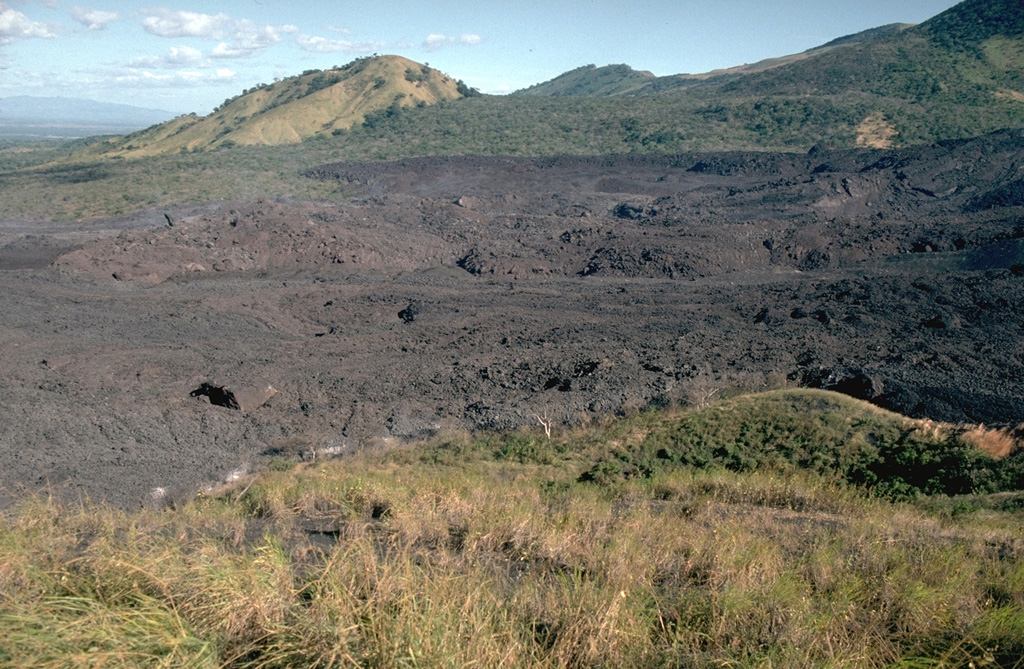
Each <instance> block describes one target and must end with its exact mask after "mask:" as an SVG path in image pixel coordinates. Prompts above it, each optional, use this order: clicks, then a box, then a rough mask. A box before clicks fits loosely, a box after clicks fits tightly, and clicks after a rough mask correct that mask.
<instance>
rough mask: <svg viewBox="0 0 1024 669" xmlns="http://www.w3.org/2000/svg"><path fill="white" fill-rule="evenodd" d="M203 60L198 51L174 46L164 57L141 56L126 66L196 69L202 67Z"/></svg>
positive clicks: (200, 52)
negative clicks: (198, 66)
mask: <svg viewBox="0 0 1024 669" xmlns="http://www.w3.org/2000/svg"><path fill="white" fill-rule="evenodd" d="M205 60H206V59H205V58H204V56H203V52H202V51H200V50H199V49H193V48H192V47H190V46H176V47H173V48H171V51H170V53H168V54H167V55H165V56H143V57H141V58H136V59H135V60H133V61H131V62H130V63H128V66H129V67H152V68H161V69H174V68H179V67H196V66H197V65H202V64H203V63H204V61H205Z"/></svg>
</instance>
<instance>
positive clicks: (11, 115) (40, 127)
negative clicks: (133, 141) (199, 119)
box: [0, 96, 175, 137]
mask: <svg viewBox="0 0 1024 669" xmlns="http://www.w3.org/2000/svg"><path fill="white" fill-rule="evenodd" d="M174 116H175V114H174V113H173V112H169V111H166V110H163V109H148V108H144V107H134V106H131V105H122V104H112V103H108V102H95V101H93V100H81V99H75V98H64V97H32V96H17V97H9V98H0V136H17V137H87V136H90V135H97V134H121V133H125V132H131V131H134V130H138V129H140V128H146V127H149V126H151V125H153V124H154V123H162V122H163V121H166V120H168V119H170V118H173V117H174Z"/></svg>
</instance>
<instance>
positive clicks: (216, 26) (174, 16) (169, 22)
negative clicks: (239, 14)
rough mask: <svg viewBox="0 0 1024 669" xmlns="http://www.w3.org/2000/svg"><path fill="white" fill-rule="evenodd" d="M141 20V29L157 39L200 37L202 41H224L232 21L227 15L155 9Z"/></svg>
mask: <svg viewBox="0 0 1024 669" xmlns="http://www.w3.org/2000/svg"><path fill="white" fill-rule="evenodd" d="M150 12H151V14H150V15H149V16H147V17H145V18H143V19H142V28H143V30H145V31H146V32H148V33H149V34H151V35H156V36H157V37H170V38H180V37H200V38H203V39H210V40H216V39H224V38H225V37H226V36H227V35H228V33H229V32H230V30H231V26H232V23H233V21H232V20H231V17H230V16H228V15H227V14H217V15H216V16H211V15H209V14H200V13H198V12H185V11H172V10H170V9H163V8H157V9H152V10H150Z"/></svg>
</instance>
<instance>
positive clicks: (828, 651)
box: [0, 395, 1024, 667]
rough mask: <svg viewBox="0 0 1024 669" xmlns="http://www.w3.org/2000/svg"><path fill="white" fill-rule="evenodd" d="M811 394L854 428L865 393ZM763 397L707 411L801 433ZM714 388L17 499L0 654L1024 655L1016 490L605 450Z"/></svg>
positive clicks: (366, 659)
mask: <svg viewBox="0 0 1024 669" xmlns="http://www.w3.org/2000/svg"><path fill="white" fill-rule="evenodd" d="M803 399H804V401H807V400H813V401H816V402H833V403H836V402H839V404H838V405H837V408H834V409H832V410H833V411H837V412H839V413H846V414H847V415H846V416H845V417H842V416H840V417H839V418H837V419H836V421H835V426H839V425H841V426H844V427H843V428H842V429H843V430H845V431H846V432H847V433H848V436H849V439H853V438H854V436H855V435H856V434H857V429H859V428H857V427H856V425H858V423H857V420H859V419H858V418H857V414H856V411H854V413H850V412H851V411H853V410H854V409H856V410H857V411H860V410H861V409H862V407H859V406H852V405H846V404H843V403H842V402H843V400H837V399H835V398H833V397H831V396H826V395H813V396H805V397H804V398H803ZM778 400H779V398H778V397H768V398H763V397H762V398H759V399H756V400H755V401H756V402H766V403H765V404H763V405H762V406H763V412H762V418H763V420H764V421H766V422H768V423H770V424H771V425H772V426H774V427H772V426H768V425H766V426H762V427H761V428H756V429H755V427H754V424H753V423H754V422H755V419H756V415H757V412H756V411H754V410H753V409H749V410H747V409H744V410H743V411H741V412H740V413H738V414H736V415H737V416H739V415H742V416H743V417H742V419H740V418H737V419H736V420H737V421H738V423H740V424H742V425H745V426H746V427H742V428H735V429H733V428H729V430H733V431H732V432H728V430H727V429H726V425H722V426H720V430H721V431H722V432H721V434H725V433H726V432H728V433H729V434H733V433H737V434H740V433H742V434H747V433H750V434H763V433H766V432H771V433H773V434H774V435H775V439H777V440H778V442H779V443H778V448H777V449H776V450H777V451H792V452H797V451H798V450H799V448H805V450H807V451H811V450H813V448H812V446H811V445H810V444H809V442H808V445H806V446H805V447H798V444H800V443H804V441H805V440H807V439H809V438H810V437H809V436H806V435H810V434H812V433H815V430H819V429H824V428H820V426H819V427H818V428H812V427H810V426H806V425H805V426H803V427H802V428H801V427H800V426H799V425H798V424H796V423H793V424H786V425H784V424H782V422H781V417H780V416H781V415H783V414H785V412H784V411H782V412H781V413H780V411H781V409H779V407H778V406H774V408H773V403H775V402H777V401H778ZM786 401H789V402H796V401H797V400H796V399H793V398H792V397H791V398H790V399H789V400H786ZM741 405H742V401H741V400H738V399H737V400H730V401H729V402H725V403H719V404H717V405H713V406H712V407H710V409H709V410H713V411H719V412H721V413H722V414H723V416H724V415H727V414H729V413H731V412H733V411H735V410H736V408H737V407H740V406H741ZM800 406H805V405H800ZM805 408H806V406H805ZM704 411H707V410H702V411H696V412H668V413H645V414H640V415H637V416H632V417H629V418H624V419H621V420H619V421H616V422H613V423H610V424H606V425H604V426H602V427H599V428H590V429H587V430H579V431H574V432H569V433H563V434H553V435H552V438H551V439H547V438H546V436H544V435H530V434H528V433H518V434H512V435H505V436H502V435H483V436H470V435H449V436H446V437H439V438H437V439H436V440H434V441H432V442H430V443H426V444H422V445H414V446H404V447H401V448H396V449H392V450H390V451H387V452H376V453H375V452H369V453H364V454H361V455H358V456H353V457H350V458H347V459H345V460H340V461H335V462H321V463H310V464H306V465H300V466H297V467H294V468H291V469H288V470H286V471H267V472H263V473H261V474H259V475H258V478H256V479H255V480H254V481H250V482H247V483H246V484H245V487H243V488H242V489H241V490H236V491H232V492H231V493H229V494H226V495H224V496H222V497H210V496H204V497H199V498H197V499H195V500H193V501H191V502H188V503H186V504H184V505H182V506H180V507H179V508H174V509H165V510H160V511H156V510H140V511H116V510H112V509H109V508H106V507H103V506H100V505H94V506H86V507H81V506H77V507H76V506H68V505H64V504H62V503H61V502H60V501H59V500H56V499H48V498H32V499H27V500H25V501H23V502H22V504H21V505H20V506H19V507H17V508H13V509H11V510H10V512H9V513H8V514H7V516H6V518H5V519H4V520H3V521H2V523H0V666H11V667H22V666H33V667H63V666H199V667H203V666H208V667H214V666H217V667H295V666H304V667H305V666H309V667H345V666H366V667H394V666H406V665H408V666H470V665H480V666H513V667H517V666H518V667H584V666H623V667H626V666H630V667H632V666H693V667H720V666H768V665H771V666H793V667H820V666H888V665H902V666H971V665H973V666H989V667H1014V666H1024V665H1022V664H1021V661H1020V658H1021V657H1024V624H1021V623H1022V622H1024V566H1022V565H1024V560H1022V559H1021V558H1022V557H1024V531H1022V523H1021V520H1022V518H1024V516H1022V512H1021V507H1020V506H1019V505H1016V504H1015V503H1013V502H1011V501H1010V500H1011V498H1013V499H1020V496H1019V495H1020V493H1018V492H1013V491H1004V492H1001V493H991V494H989V493H982V492H976V493H974V494H971V495H969V496H966V497H963V496H961V497H947V496H945V495H940V494H938V493H929V492H924V491H922V492H920V493H919V494H917V495H915V496H914V498H913V500H911V501H912V503H910V502H908V501H907V500H909V499H910V498H907V497H905V496H902V495H899V496H896V497H898V499H895V498H894V496H893V495H889V494H884V495H883V494H876V491H875V489H874V488H872V487H870V486H868V485H864V484H863V483H861V482H857V481H851V480H848V479H847V478H846V477H845V476H843V475H842V472H843V471H844V470H841V469H835V468H834V467H832V466H829V467H822V468H816V467H809V466H800V465H797V464H793V463H792V462H791V460H790V459H789V458H785V459H782V460H775V459H770V458H767V456H763V455H755V456H754V457H755V459H757V458H765V462H764V463H762V464H758V463H754V464H750V465H749V466H743V467H730V466H722V465H717V464H715V463H713V462H712V463H709V464H707V465H706V466H703V467H696V466H687V465H684V464H682V463H681V461H680V460H676V461H670V465H667V466H658V467H650V469H649V470H648V471H643V475H631V476H626V475H623V471H624V469H628V467H637V469H636V471H637V472H640V471H642V470H641V469H640V464H641V463H642V461H643V458H644V457H646V456H645V455H644V454H645V453H648V452H650V451H652V450H653V451H654V452H653V454H652V457H653V460H652V462H653V461H655V460H657V461H661V460H665V458H659V457H658V456H657V451H658V450H660V449H662V448H666V449H667V448H669V447H673V448H679V449H682V446H681V444H685V443H686V441H685V438H684V437H677V438H675V439H672V438H670V437H669V436H667V435H671V434H677V435H679V434H688V433H680V432H677V430H679V429H681V428H680V426H682V425H687V424H688V423H687V421H693V420H694V419H699V420H702V421H705V422H710V421H711V418H710V416H709V415H706V414H704ZM744 412H746V413H744ZM804 413H805V415H806V416H807V419H808V420H810V421H812V422H813V421H814V420H817V419H815V418H814V417H813V412H806V411H805V412H804ZM880 416H881V415H880ZM890 419H891V420H893V421H897V422H899V419H898V418H893V417H891V416H889V417H886V416H881V417H880V418H878V420H880V421H883V422H884V421H888V420H890ZM722 420H723V421H725V420H726V419H725V418H723V419H722ZM830 424H831V423H830ZM835 426H833V428H834V429H832V432H835V431H838V430H839V427H835ZM876 427H877V426H876ZM912 427H913V426H910V425H909V424H908V426H907V428H908V429H912ZM873 429H874V428H873ZM800 430H803V432H802V433H801V434H804V435H805V436H792V441H791V442H790V443H791V445H789V446H786V445H784V444H783V443H782V442H783V441H784V440H785V439H787V435H796V434H797V433H799V432H800ZM830 433H831V432H830V431H829V430H825V431H824V432H821V433H819V434H818V438H819V439H821V440H822V441H821V443H823V444H825V446H824V447H823V448H832V446H833V445H832V442H829V441H827V437H828V435H829V434H830ZM715 434H716V433H715V432H713V431H710V430H709V431H708V433H707V435H708V436H707V440H708V441H707V442H706V443H705V444H704V446H703V447H702V448H704V449H705V450H707V451H709V452H714V451H715V449H716V448H719V447H721V448H725V442H724V441H721V440H723V439H725V437H722V436H721V434H719V436H718V437H716V436H714V435H715ZM533 437H536V442H535V443H533V442H530V439H531V438H533ZM715 439H718V440H720V441H721V443H720V444H719V446H715V445H714V443H713V442H714V440H715ZM950 439H955V437H950ZM763 442H764V443H765V444H767V443H768V442H769V440H768V439H767V438H765V439H764V440H763ZM745 443H753V438H749V439H748V442H745ZM866 443H871V442H870V441H868V442H866ZM878 443H881V442H880V441H876V442H874V444H875V445H876V446H877V444H878ZM542 445H543V447H542ZM839 446H840V447H846V448H849V449H852V450H853V451H856V450H857V449H863V448H864V445H863V444H856V445H855V446H850V444H849V442H848V441H847V442H842V441H840V442H839ZM819 457H822V458H826V460H827V461H828V462H838V461H841V458H842V457H853V456H851V455H850V454H846V455H842V456H840V455H833V456H828V457H826V455H820V456H819ZM829 458H831V459H829ZM854 459H855V458H854ZM608 462H621V463H623V466H622V467H621V468H620V470H619V472H618V473H617V474H615V475H611V474H609V475H608V476H606V477H604V478H596V477H593V476H591V477H588V476H584V474H587V473H593V472H594V471H595V467H598V466H599V465H601V464H602V463H608ZM784 462H786V463H790V464H789V465H785V466H784V465H783V464H782V463H784ZM282 469H283V468H282ZM581 479H582V480H581ZM894 499H895V501H894Z"/></svg>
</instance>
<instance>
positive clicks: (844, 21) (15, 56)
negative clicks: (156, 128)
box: [0, 0, 956, 114]
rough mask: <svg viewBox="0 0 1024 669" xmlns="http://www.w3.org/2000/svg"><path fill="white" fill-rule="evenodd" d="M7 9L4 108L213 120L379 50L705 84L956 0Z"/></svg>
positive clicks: (529, 74) (472, 76) (542, 0)
mask: <svg viewBox="0 0 1024 669" xmlns="http://www.w3.org/2000/svg"><path fill="white" fill-rule="evenodd" d="M79 1H80V2H81V3H82V4H77V3H74V2H65V1H63V0H0V98H5V97H13V96H17V95H32V96H45V97H52V96H62V97H74V98H85V99H89V100H96V101H100V102H117V103H123V104H131V105H135V106H139V107H148V108H155V109H165V110H168V111H171V112H174V113H178V114H183V113H190V112H196V113H199V114H207V113H209V112H210V111H211V110H212V109H213V108H214V107H216V106H217V105H219V104H220V103H221V102H223V101H224V99H225V98H228V97H232V96H234V95H237V94H238V93H241V92H242V91H243V90H244V89H247V88H251V87H253V86H255V85H257V84H260V83H270V82H272V81H274V80H275V79H282V78H285V77H289V76H293V75H296V74H300V73H302V72H303V71H305V70H310V69H327V68H330V67H333V66H336V65H344V64H345V63H347V62H349V61H351V60H353V59H355V58H358V57H361V56H369V55H373V54H375V53H376V54H382V55H383V54H398V55H401V56H405V57H406V58H410V59H412V60H415V61H418V62H420V63H427V64H429V65H430V66H431V67H434V68H436V69H438V70H441V71H443V72H445V73H446V74H448V75H450V76H452V77H454V78H455V79H461V80H463V81H464V82H465V83H466V84H468V85H469V86H472V87H474V88H477V89H479V90H480V91H482V92H484V93H491V94H504V93H510V92H512V91H515V90H518V89H521V88H525V87H527V86H530V85H532V84H536V83H540V82H542V81H547V80H549V79H552V78H554V77H556V76H558V75H559V74H561V73H563V72H566V71H568V70H571V69H574V68H576V67H579V66H581V65H587V64H594V65H598V66H601V65H608V64H612V63H625V64H628V65H630V66H631V67H633V68H634V69H637V70H648V71H651V72H653V73H654V74H656V75H659V76H662V75H668V74H680V73H700V72H707V71H710V70H713V69H718V68H725V67H731V66H734V65H742V64H744V63H753V62H756V61H758V60H762V59H764V58H771V57H775V56H782V55H786V54H792V53H799V52H801V51H804V50H806V49H809V48H811V47H814V46H818V45H820V44H824V43H825V42H828V41H830V40H832V39H835V38H836V37H841V36H843V35H849V34H852V33H855V32H859V31H861V30H866V29H868V28H874V27H878V26H881V25H885V24H888V23H920V22H921V21H924V20H926V19H928V18H930V17H932V16H934V15H936V14H939V13H940V12H942V11H944V10H946V9H948V8H950V7H952V6H953V5H954V4H956V1H955V0H895V1H894V0H847V1H846V2H840V3H832V2H822V0H626V1H625V2H623V1H622V0H576V1H569V0H516V1H515V2H511V1H510V2H491V1H489V0H478V2H476V3H466V2H462V1H455V0H415V1H413V0H394V1H392V0H376V1H370V0H360V1H359V2H350V1H347V0H340V1H336V2H324V1H321V0H299V1H297V2H295V1H293V2H284V1H280V0H223V1H221V2H189V1H186V0H178V1H176V0H167V2H166V3H165V4H150V3H149V2H135V1H133V0H79Z"/></svg>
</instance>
